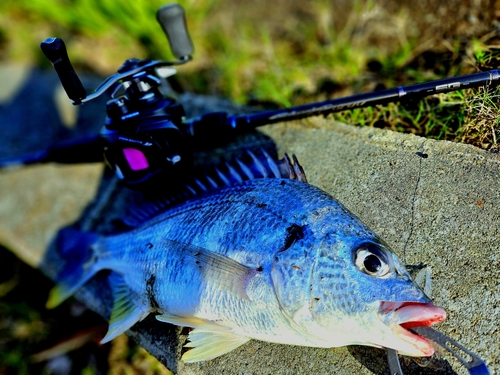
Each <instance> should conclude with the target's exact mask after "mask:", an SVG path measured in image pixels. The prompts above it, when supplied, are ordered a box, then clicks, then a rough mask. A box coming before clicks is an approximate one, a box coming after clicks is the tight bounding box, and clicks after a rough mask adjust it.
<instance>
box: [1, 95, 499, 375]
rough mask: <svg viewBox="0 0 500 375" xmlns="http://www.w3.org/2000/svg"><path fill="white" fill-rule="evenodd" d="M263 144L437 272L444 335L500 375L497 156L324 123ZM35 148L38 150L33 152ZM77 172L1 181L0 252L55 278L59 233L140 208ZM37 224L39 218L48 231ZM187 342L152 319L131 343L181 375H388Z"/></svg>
mask: <svg viewBox="0 0 500 375" xmlns="http://www.w3.org/2000/svg"><path fill="white" fill-rule="evenodd" d="M189 100H190V101H192V98H191V99H189ZM1 110H5V111H7V108H0V118H1V116H2V113H1ZM8 118H9V119H10V120H12V121H14V120H15V119H16V118H15V117H14V116H10V117H8ZM94 122H95V119H94ZM5 126H6V125H5V123H4V125H2V129H3V128H5ZM47 126H48V125H47ZM93 126H96V125H95V123H94V125H93ZM77 129H78V127H77ZM72 131H73V130H72ZM56 133H57V132H56ZM261 134H262V135H258V134H257V135H253V136H252V137H254V138H252V140H251V142H252V144H253V145H259V144H264V143H265V144H267V143H268V142H269V139H268V138H267V137H270V139H271V140H272V141H274V142H275V144H276V147H277V149H278V150H279V152H280V154H281V153H282V152H288V153H295V154H296V155H297V156H298V158H299V160H300V161H301V164H302V165H303V167H304V169H305V171H306V173H307V176H308V178H309V181H310V182H311V183H312V184H314V185H316V186H319V187H320V188H322V189H324V190H326V191H328V192H329V193H331V194H332V195H333V196H334V197H336V198H337V199H338V200H339V201H341V202H342V203H343V204H344V205H345V206H346V207H347V208H348V209H350V210H351V211H352V212H354V213H355V214H356V215H357V216H359V217H360V218H361V219H362V220H363V221H364V222H365V223H366V224H368V225H369V226H370V227H371V228H372V229H373V230H374V231H375V232H377V233H378V234H379V235H380V237H381V238H383V239H384V240H385V241H386V242H387V243H388V244H389V245H391V246H392V248H393V249H394V250H395V251H396V252H397V253H398V254H399V255H400V256H401V257H402V258H403V260H404V261H405V263H406V264H408V265H415V264H419V263H424V264H427V265H430V266H431V267H432V270H433V272H432V274H433V297H434V300H435V302H436V304H438V305H441V306H443V307H444V308H445V309H446V310H447V312H448V320H447V321H446V322H445V323H443V324H441V325H440V326H439V329H440V330H441V331H442V332H444V333H445V334H448V335H449V336H451V337H453V338H455V339H456V340H458V341H459V342H461V343H462V344H464V345H465V346H466V347H468V348H470V349H471V350H473V351H474V352H476V353H477V354H478V355H480V356H481V357H482V358H483V359H485V360H486V361H487V362H488V364H489V366H490V368H491V370H492V372H493V373H495V372H499V371H500V361H499V359H498V357H499V355H498V354H499V353H500V331H499V328H498V321H499V318H500V316H499V315H500V281H499V280H500V277H499V276H500V267H499V266H500V264H499V263H500V257H499V249H498V238H500V211H499V210H498V207H500V156H499V155H497V154H489V153H487V152H484V151H482V150H479V149H476V148H474V147H471V146H466V145H460V144H452V143H449V142H438V141H433V140H426V139H423V138H420V137H416V136H412V135H404V134H397V133H393V132H390V131H384V130H379V129H372V128H355V127H352V126H348V125H344V124H338V123H334V122H333V121H330V120H325V119H322V118H315V119H311V120H307V121H302V122H292V123H287V124H277V125H273V126H268V127H264V128H262V131H261ZM41 140H42V141H45V140H46V139H45V138H42V139H41ZM245 142H248V139H244V140H243V143H245ZM39 146H40V144H38V146H36V145H35V142H34V143H33V146H32V147H35V148H36V147H39ZM2 147H4V148H5V147H7V146H5V145H4V146H2ZM0 154H2V155H5V154H9V150H6V149H3V150H0ZM79 168H82V167H63V168H61V167H55V166H45V167H43V166H42V167H32V168H29V169H20V170H10V171H9V170H7V171H0V194H1V196H2V199H1V200H0V243H7V242H8V245H9V247H10V248H11V249H12V250H13V251H14V252H16V253H18V254H19V253H21V250H19V249H20V248H21V247H24V249H23V253H24V254H28V255H27V256H26V255H25V258H23V259H28V262H29V258H30V257H29V254H30V252H32V253H33V254H38V255H37V257H34V258H33V259H35V258H36V259H37V261H36V262H34V263H33V264H34V265H38V266H39V267H41V268H42V269H43V271H44V272H45V273H47V274H48V275H49V276H50V275H52V276H53V275H54V273H55V272H56V271H57V268H58V264H57V254H55V253H54V249H53V247H51V246H47V243H48V241H49V240H50V238H53V237H54V236H55V234H56V232H57V230H58V229H59V228H60V226H61V225H66V224H69V223H71V222H72V221H73V220H75V219H76V217H78V216H79V220H80V222H81V223H83V224H84V225H85V226H86V227H88V228H100V229H108V230H109V228H110V226H111V225H112V222H113V219H114V218H116V217H119V215H120V214H121V213H122V212H123V211H124V209H125V206H126V205H127V204H128V202H130V201H131V200H132V201H133V200H135V199H140V193H137V192H131V191H130V190H127V189H124V188H122V187H120V185H119V184H116V180H115V179H114V178H113V177H111V176H104V179H103V180H101V181H100V178H101V177H100V169H99V167H97V169H93V168H94V167H92V166H87V167H85V166H84V167H83V168H84V169H83V170H81V169H79ZM85 168H90V169H85ZM99 182H100V183H99ZM75 183H76V185H77V186H79V187H81V188H82V189H83V190H85V192H84V191H80V190H77V189H76V188H75ZM56 185H57V186H59V187H57V189H56V188H55V187H54V188H53V189H51V188H50V187H51V186H56ZM97 185H99V187H97ZM43 186H46V187H43ZM42 187H43V188H42ZM47 191H51V192H52V193H53V194H47ZM138 194H139V195H138ZM61 202H65V203H64V204H62V203H61ZM61 204H62V206H63V207H64V209H61V207H62V206H61ZM28 206H29V207H28ZM84 207H85V209H84ZM34 218H43V219H40V220H43V221H44V223H46V225H41V224H40V222H41V221H36V220H34ZM13 226H14V227H15V228H13ZM47 248H48V249H49V252H48V253H45V250H46V249H47ZM102 283H105V280H104V279H102V278H97V279H95V280H93V281H92V282H91V283H89V285H88V286H87V287H86V288H85V289H83V290H82V291H81V292H80V293H79V294H78V298H79V299H81V300H83V301H85V303H86V304H87V305H88V306H89V307H90V308H92V309H94V310H96V311H98V312H99V313H101V314H103V315H104V316H106V315H107V314H109V305H110V299H109V293H108V292H107V291H106V289H105V288H104V289H103V287H102V285H103V284H102ZM98 291H99V292H98ZM185 333H186V332H185V331H183V330H180V329H177V328H174V327H172V326H169V325H167V324H163V323H159V322H156V321H155V320H154V319H146V320H145V321H144V322H142V323H140V324H138V325H136V326H135V327H134V328H133V329H132V330H131V331H130V332H129V333H128V334H129V335H130V336H132V337H133V338H135V339H136V340H137V341H139V342H140V344H141V345H142V346H143V347H145V348H146V349H147V350H148V351H149V352H150V353H152V354H153V355H155V356H156V357H157V358H158V359H159V360H160V361H161V362H162V363H164V364H165V365H166V366H167V367H168V368H170V369H171V370H173V371H174V372H175V373H177V374H196V375H198V374H213V373H222V374H305V373H321V374H326V373H335V374H386V373H388V368H387V363H386V360H385V352H384V351H382V350H377V349H373V348H362V347H349V348H337V349H316V348H304V347H294V346H287V345H277V344H270V343H264V342H258V341H250V342H249V343H247V344H245V345H243V346H242V347H240V348H239V349H237V350H235V351H233V352H231V353H229V354H227V355H224V356H222V357H220V358H216V359H214V360H211V361H207V362H203V363H198V364H189V365H185V364H183V363H182V362H180V361H179V355H180V351H181V347H182V344H183V342H184V340H185V338H186V336H185ZM403 369H404V372H405V374H422V373H424V374H425V373H429V374H430V373H432V374H437V373H440V374H454V373H458V374H466V373H467V372H466V371H465V369H463V368H462V367H461V366H460V365H459V364H458V363H457V362H456V361H455V360H451V359H450V362H449V366H446V367H445V368H444V369H442V370H441V371H439V372H435V371H434V370H431V369H425V368H421V367H418V366H416V365H415V364H414V363H410V364H409V365H408V366H405V365H404V366H403Z"/></svg>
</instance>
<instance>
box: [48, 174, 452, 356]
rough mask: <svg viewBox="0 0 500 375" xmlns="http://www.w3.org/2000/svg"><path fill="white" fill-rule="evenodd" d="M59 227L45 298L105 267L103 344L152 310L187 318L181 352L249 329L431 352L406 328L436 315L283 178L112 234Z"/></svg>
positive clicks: (179, 320) (380, 249)
mask: <svg viewBox="0 0 500 375" xmlns="http://www.w3.org/2000/svg"><path fill="white" fill-rule="evenodd" d="M62 235H65V236H66V237H67V238H69V239H70V240H71V241H69V242H68V245H67V248H66V249H64V251H63V253H65V254H66V257H67V259H68V261H67V264H66V268H65V270H64V271H63V273H62V274H61V275H60V277H59V283H58V285H57V286H56V287H55V288H54V289H53V290H52V292H51V295H50V297H49V301H48V303H47V306H48V307H53V306H56V305H57V304H59V303H60V302H62V301H63V300H64V299H66V298H67V297H69V296H70V295H72V294H73V293H74V292H75V291H76V290H77V289H79V288H80V287H81V286H82V285H83V284H85V283H86V282H87V281H88V280H89V279H91V278H92V277H93V276H94V275H95V274H96V273H98V272H100V271H101V270H111V271H112V272H111V273H110V276H109V281H110V285H111V286H112V289H113V296H114V305H113V309H112V313H111V318H110V324H109V330H108V332H107V334H106V336H105V337H104V339H103V342H107V341H110V340H112V339H113V338H115V337H116V336H117V335H119V334H121V333H123V332H125V331H126V330H127V329H129V328H130V327H131V326H133V325H134V324H135V323H136V322H138V321H141V320H142V319H144V318H145V317H146V316H147V315H148V314H155V316H156V318H157V319H158V320H159V321H162V322H168V323H171V324H175V325H178V326H185V327H192V328H194V330H192V331H191V332H190V334H189V343H188V344H187V345H186V347H188V348H192V349H190V350H188V351H187V352H186V353H185V354H184V355H183V360H184V361H185V362H195V361H202V360H208V359H212V358H215V357H217V356H220V355H222V354H225V353H227V352H229V351H231V350H233V349H235V348H237V347H239V346H240V345H242V344H244V343H245V342H247V341H248V340H250V339H257V340H263V341H270V342H275V343H283V344H293V345H303V346H312V347H339V346H344V345H353V344H357V345H368V346H374V347H385V348H392V349H395V350H397V351H398V352H399V353H400V354H404V355H408V356H417V357H418V356H431V355H432V354H433V352H434V348H433V346H432V345H431V344H430V343H429V342H428V341H427V340H426V339H424V338H422V337H420V336H418V335H416V334H414V333H412V332H410V331H409V330H408V329H407V328H409V327H413V326H430V325H432V324H434V323H437V322H441V321H443V320H444V319H445V317H446V313H445V311H444V310H443V309H442V308H440V307H436V306H434V305H433V304H432V302H431V300H430V299H429V298H428V297H427V296H426V295H425V293H424V292H423V291H422V290H421V289H420V288H419V287H418V285H417V284H416V283H414V281H413V280H412V279H411V277H410V275H409V274H408V272H407V271H406V269H405V267H404V266H403V264H402V263H401V261H400V260H399V259H398V258H397V256H396V255H395V254H394V253H393V252H392V251H391V250H390V249H389V248H388V246H387V245H386V244H384V243H383V242H382V241H381V240H380V239H379V238H378V237H377V236H376V235H375V234H374V233H373V232H372V231H371V230H370V229H368V228H367V227H366V226H365V225H364V224H363V223H362V222H361V221H360V220H359V219H357V218H356V217H355V216H354V215H353V214H351V213H350V212H349V211H347V209H346V208H344V207H343V206H342V205H341V204H340V203H339V202H337V201H336V200H335V199H334V198H332V197H331V196H330V195H328V194H327V193H325V192H323V191H322V190H320V189H318V188H316V187H314V186H312V185H310V184H308V183H305V182H302V181H297V180H293V179H284V178H264V179H254V180H249V181H244V182H240V183H237V184H236V185H233V186H228V187H222V188H219V189H215V190H213V191H209V192H207V193H204V194H202V195H201V196H197V197H194V198H192V199H190V200H188V201H186V202H184V203H180V204H178V205H177V206H174V207H172V208H169V209H166V210H163V212H161V213H159V214H156V215H155V216H154V217H152V218H151V219H149V220H147V221H146V222H145V223H144V224H142V225H141V226H139V227H137V228H135V229H133V230H131V231H128V232H125V233H122V234H117V235H112V236H102V235H99V234H95V233H83V232H78V231H76V230H70V229H67V230H66V231H65V232H63V233H62ZM70 243H72V244H73V245H71V244H70ZM75 254H77V256H76V257H75ZM77 259H78V260H77Z"/></svg>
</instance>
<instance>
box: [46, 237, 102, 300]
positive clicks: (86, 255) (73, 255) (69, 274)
mask: <svg viewBox="0 0 500 375" xmlns="http://www.w3.org/2000/svg"><path fill="white" fill-rule="evenodd" d="M97 238H98V235H97V234H96V233H89V232H81V231H78V230H76V229H73V228H65V229H63V230H61V231H60V232H59V234H58V237H57V239H56V246H57V250H58V252H59V254H60V255H61V258H62V261H63V262H65V264H64V266H63V268H62V271H61V273H60V274H59V276H58V277H57V280H56V282H57V285H56V286H55V287H54V288H53V289H52V290H51V291H50V294H49V299H48V301H47V304H46V306H47V308H54V307H56V306H57V305H59V304H60V303H61V302H63V301H64V300H66V299H67V298H68V297H70V296H71V295H73V294H74V293H75V292H76V291H77V290H78V289H79V288H80V287H81V286H83V284H85V283H86V282H87V281H88V280H89V279H90V278H91V277H92V276H94V274H95V273H96V271H97V270H96V269H95V267H93V265H94V262H95V259H96V258H95V257H94V254H93V249H92V245H93V244H94V243H96V241H97Z"/></svg>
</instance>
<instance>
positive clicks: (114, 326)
mask: <svg viewBox="0 0 500 375" xmlns="http://www.w3.org/2000/svg"><path fill="white" fill-rule="evenodd" d="M109 282H110V284H111V287H112V289H113V297H114V302H113V309H112V310H111V318H110V319H109V328H108V332H107V333H106V336H104V338H103V339H102V340H101V343H102V344H104V343H106V342H108V341H111V340H113V339H114V338H115V337H117V336H119V335H120V334H122V333H124V332H125V331H127V330H128V329H129V328H131V327H132V326H133V325H134V324H135V323H137V322H140V321H141V320H142V319H144V318H145V317H146V316H147V315H148V314H149V310H148V309H147V308H146V307H145V306H140V305H138V304H137V303H136V302H134V301H137V298H136V297H135V296H134V295H133V293H132V292H131V291H130V289H129V288H128V286H127V285H126V284H125V281H124V280H123V277H122V276H121V275H119V274H117V273H111V275H110V276H109Z"/></svg>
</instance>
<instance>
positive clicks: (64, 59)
mask: <svg viewBox="0 0 500 375" xmlns="http://www.w3.org/2000/svg"><path fill="white" fill-rule="evenodd" d="M40 48H41V49H42V52H43V53H44V55H45V56H46V57H47V58H48V59H49V60H50V62H51V63H52V66H54V69H55V70H56V73H57V75H58V76H59V79H60V80H61V84H62V85H63V88H64V90H65V91H66V94H68V97H69V98H70V99H71V100H73V102H74V104H80V103H81V101H82V99H85V98H86V97H87V92H86V91H85V88H84V87H83V85H82V82H81V81H80V78H78V75H77V74H76V72H75V70H74V69H73V66H72V65H71V62H70V61H69V57H68V52H67V51H66V46H65V44H64V42H63V40H62V39H61V38H48V39H45V40H44V41H43V42H42V43H40Z"/></svg>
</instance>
